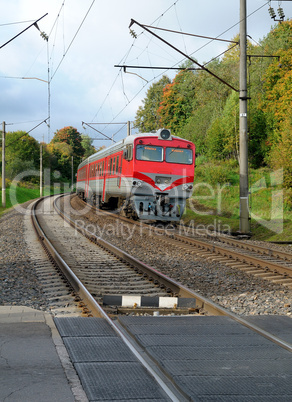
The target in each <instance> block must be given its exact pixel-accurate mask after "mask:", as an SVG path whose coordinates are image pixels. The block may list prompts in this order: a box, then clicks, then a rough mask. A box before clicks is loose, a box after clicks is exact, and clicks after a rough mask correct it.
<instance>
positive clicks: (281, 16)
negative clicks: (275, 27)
mask: <svg viewBox="0 0 292 402" xmlns="http://www.w3.org/2000/svg"><path fill="white" fill-rule="evenodd" d="M277 11H278V14H279V17H280V18H281V20H283V19H284V18H285V14H284V11H283V8H282V7H279V8H278V10H277Z"/></svg>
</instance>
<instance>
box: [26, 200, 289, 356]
mask: <svg viewBox="0 0 292 402" xmlns="http://www.w3.org/2000/svg"><path fill="white" fill-rule="evenodd" d="M42 203H45V204H42ZM42 205H45V206H46V207H45V209H44V208H43V207H42V209H43V211H42V212H39V211H40V207H41V206H42ZM48 218H49V219H48ZM66 220H70V218H69V217H68V216H67V217H66ZM33 222H34V226H35V228H36V230H37V231H38V236H39V238H40V240H41V241H42V243H43V244H44V246H45V247H46V248H47V250H48V252H49V253H50V255H51V256H52V257H53V258H54V259H55V261H56V263H57V264H58V265H59V266H60V268H61V269H62V271H63V272H64V275H65V276H66V277H67V278H68V280H69V281H70V283H71V285H72V287H73V288H74V289H75V292H77V293H78V294H79V296H80V298H81V299H82V300H83V302H84V303H85V304H86V305H87V307H88V309H89V310H90V312H91V314H92V315H94V316H100V317H105V316H106V317H107V320H109V318H108V316H107V315H106V314H105V312H104V310H103V309H102V308H101V307H100V305H99V304H98V302H97V300H96V299H95V297H94V296H96V294H95V292H96V285H95V284H94V283H92V282H93V279H92V278H90V279H89V278H88V277H86V276H85V277H82V275H84V274H85V273H86V272H88V265H85V267H84V269H81V268H82V266H81V261H79V262H77V264H76V258H75V257H74V256H73V257H72V251H73V250H74V249H75V248H76V247H78V250H77V254H78V253H80V250H81V248H82V247H83V245H85V243H84V242H86V243H87V244H90V243H89V242H88V240H86V239H84V238H82V237H81V236H80V235H77V233H76V231H75V230H76V229H73V232H74V236H73V237H76V238H77V239H78V240H77V245H76V243H75V246H74V244H72V241H73V240H72V232H71V235H70V236H69V238H67V240H66V236H65V233H66V232H67V233H68V227H66V224H65V226H64V223H63V224H62V226H63V228H62V226H61V224H60V223H61V222H62V220H61V218H60V217H59V216H56V214H55V213H54V212H53V211H52V202H51V199H50V198H46V199H44V200H40V201H39V202H37V203H36V204H35V208H34V213H33ZM48 222H51V223H50V224H49V223H48ZM52 222H53V223H52ZM56 222H58V223H56ZM71 224H72V225H73V224H74V223H73V222H71ZM74 225H75V224H74ZM82 231H83V232H84V228H82ZM45 232H46V233H45ZM47 235H48V236H49V237H50V236H51V237H52V238H53V243H55V246H58V248H59V251H60V252H59V251H58V250H56V248H55V247H54V245H53V244H52V242H51V241H50V240H49V238H48V236H47ZM86 236H87V237H88V238H90V240H91V241H94V243H101V244H102V247H104V246H105V243H104V241H102V240H101V239H99V238H97V237H96V236H94V235H93V234H92V233H87V234H86ZM51 240H52V239H51ZM66 242H67V243H68V247H67V251H64V243H66ZM86 247H87V246H86ZM90 247H93V249H92V251H91V253H95V252H97V251H96V245H92V244H91V246H90ZM106 247H110V248H111V253H113V250H115V251H116V252H119V253H121V254H122V257H121V255H119V257H118V258H119V259H121V258H123V259H126V260H128V258H130V259H131V258H132V257H131V256H129V255H127V254H126V253H125V252H123V251H121V250H117V249H116V247H113V248H112V247H111V245H109V244H107V245H106ZM68 250H69V251H68ZM88 250H89V249H87V252H86V256H87V255H88ZM98 253H99V252H98ZM106 253H107V255H108V251H106ZM61 254H62V255H61ZM63 257H64V258H66V259H67V262H65V260H64V258H63ZM115 258H117V257H115ZM83 260H84V257H83ZM131 262H132V263H133V264H134V263H135V262H137V260H135V259H132V260H131ZM125 263H126V265H127V266H128V264H129V260H128V261H126V262H125ZM74 264H75V265H74ZM85 264H88V263H87V262H86V263H85ZM119 264H121V261H120V260H119ZM69 265H71V267H70V266H69ZM138 265H139V268H138V270H139V269H141V267H142V266H143V265H144V264H143V263H141V262H140V261H138ZM71 268H72V269H71ZM144 268H145V270H146V272H147V275H149V272H151V274H153V275H157V278H159V279H157V281H158V280H159V281H161V283H162V284H163V285H164V286H162V288H165V287H166V285H165V283H167V284H168V288H167V290H168V291H169V290H170V292H171V293H173V294H176V295H178V296H180V294H181V295H183V296H184V297H188V298H195V299H196V303H197V308H198V309H199V308H204V310H205V311H206V312H207V314H214V315H225V316H228V317H230V318H232V319H233V320H235V321H237V322H239V323H241V324H243V325H245V326H247V327H249V328H251V329H252V330H254V331H256V332H257V333H259V334H261V335H263V336H264V337H266V338H268V339H270V340H272V341H273V342H275V343H276V344H278V345H280V346H281V347H283V348H285V349H287V350H289V351H292V345H291V344H289V343H287V342H284V341H283V340H281V339H279V338H277V337H275V336H273V335H271V334H270V333H268V332H266V331H263V330H262V329H260V328H259V327H257V326H256V325H253V324H251V323H249V322H247V321H246V320H244V319H242V318H240V317H238V316H236V315H235V314H233V313H230V312H228V311H227V310H225V309H224V308H222V307H220V306H218V305H216V304H215V303H213V302H212V301H209V300H208V299H206V298H204V297H202V296H201V295H199V294H197V293H195V292H193V291H191V290H189V289H187V288H186V287H184V286H182V285H180V284H179V283H177V282H175V281H172V280H171V279H170V278H168V277H166V276H165V275H162V274H160V273H159V272H158V271H156V270H153V269H152V268H151V267H149V266H147V265H144ZM73 270H75V272H73ZM79 275H80V277H79ZM148 278H149V276H148ZM150 279H151V280H150V282H152V281H153V278H150ZM143 280H144V281H146V279H145V277H144V279H143ZM82 281H84V283H82ZM86 282H88V284H87V283H86ZM146 283H147V284H149V281H148V280H147V281H146ZM146 283H145V284H146ZM157 285H159V282H158V283H157V284H156V286H155V288H157ZM87 287H88V288H87ZM146 287H147V286H146ZM160 290H161V289H160V286H159V291H160ZM92 293H93V294H94V296H93V295H92ZM110 321H111V320H110ZM111 325H113V324H112V323H111Z"/></svg>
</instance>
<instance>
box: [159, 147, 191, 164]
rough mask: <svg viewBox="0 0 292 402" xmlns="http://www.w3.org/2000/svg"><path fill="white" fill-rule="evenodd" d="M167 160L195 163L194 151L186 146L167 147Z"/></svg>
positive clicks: (170, 161)
mask: <svg viewBox="0 0 292 402" xmlns="http://www.w3.org/2000/svg"><path fill="white" fill-rule="evenodd" d="M165 160H166V162H169V163H182V164H185V165H191V164H192V163H193V151H192V150H191V149H186V148H166V155H165Z"/></svg>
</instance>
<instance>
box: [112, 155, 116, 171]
mask: <svg viewBox="0 0 292 402" xmlns="http://www.w3.org/2000/svg"><path fill="white" fill-rule="evenodd" d="M115 172H116V158H114V159H113V171H112V174H115Z"/></svg>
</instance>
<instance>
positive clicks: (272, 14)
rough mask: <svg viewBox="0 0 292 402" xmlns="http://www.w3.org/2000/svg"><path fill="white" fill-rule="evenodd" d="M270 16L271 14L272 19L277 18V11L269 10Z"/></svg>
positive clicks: (271, 8)
mask: <svg viewBox="0 0 292 402" xmlns="http://www.w3.org/2000/svg"><path fill="white" fill-rule="evenodd" d="M269 14H270V16H271V18H276V13H275V10H274V9H273V7H270V8H269Z"/></svg>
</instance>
